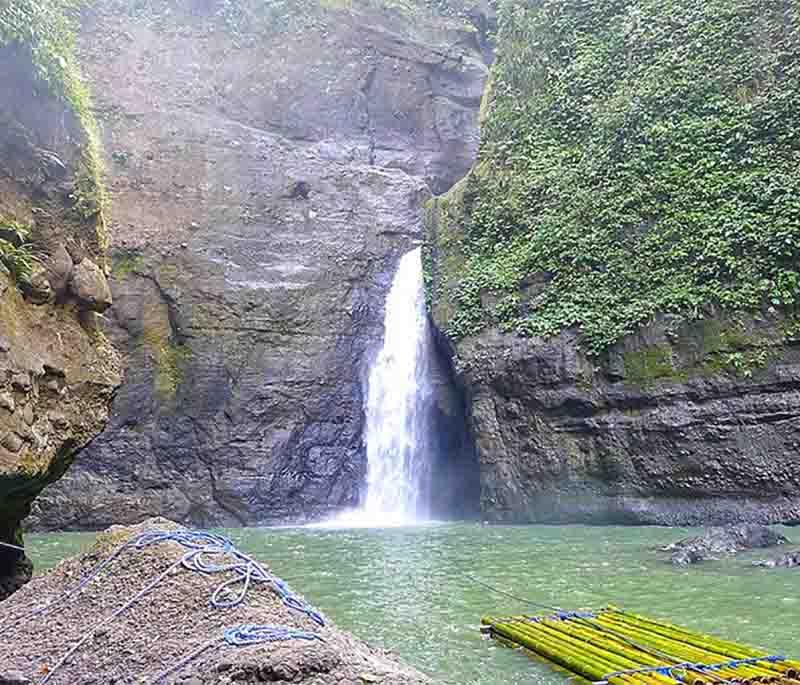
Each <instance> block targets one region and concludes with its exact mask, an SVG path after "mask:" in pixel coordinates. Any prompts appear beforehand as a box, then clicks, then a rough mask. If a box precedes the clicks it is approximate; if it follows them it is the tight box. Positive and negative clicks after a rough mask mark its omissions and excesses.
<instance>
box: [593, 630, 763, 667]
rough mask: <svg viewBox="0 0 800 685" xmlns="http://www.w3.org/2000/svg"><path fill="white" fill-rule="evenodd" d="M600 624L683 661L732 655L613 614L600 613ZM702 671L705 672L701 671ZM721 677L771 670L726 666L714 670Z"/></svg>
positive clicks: (722, 658) (714, 659)
mask: <svg viewBox="0 0 800 685" xmlns="http://www.w3.org/2000/svg"><path fill="white" fill-rule="evenodd" d="M594 620H595V621H597V622H598V623H599V624H600V625H602V626H604V627H606V628H608V629H611V630H615V631H618V632H620V633H621V634H624V635H626V636H628V637H629V638H630V639H633V640H637V641H639V642H641V643H643V644H644V645H646V646H650V647H653V648H656V649H658V650H660V651H663V652H666V653H668V654H670V655H674V656H675V657H677V658H679V659H680V660H682V661H691V662H694V663H701V664H715V663H720V662H724V661H729V660H730V659H731V658H732V657H730V656H729V655H727V654H722V653H719V652H712V651H710V650H709V649H707V648H701V647H698V646H696V645H691V644H688V643H686V642H681V641H679V640H674V639H672V638H668V637H666V636H663V635H660V634H658V633H653V632H652V631H648V630H646V628H644V627H639V626H632V625H629V624H625V623H620V622H617V621H615V620H614V619H613V617H611V616H607V615H602V614H601V615H600V616H598V618H596V619H594ZM700 672H701V673H705V672H703V671H700ZM714 673H715V674H716V675H718V676H719V677H721V678H725V679H726V680H742V679H748V680H753V679H754V678H760V677H764V676H767V675H770V674H771V672H770V671H767V670H763V669H760V668H758V667H757V666H753V665H742V666H739V667H738V668H735V669H734V668H725V669H720V670H718V671H715V672H714Z"/></svg>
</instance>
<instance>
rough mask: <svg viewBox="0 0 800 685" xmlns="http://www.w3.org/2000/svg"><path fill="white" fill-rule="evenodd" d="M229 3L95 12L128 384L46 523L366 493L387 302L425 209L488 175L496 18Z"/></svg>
mask: <svg viewBox="0 0 800 685" xmlns="http://www.w3.org/2000/svg"><path fill="white" fill-rule="evenodd" d="M237 5H240V7H238V9H236V10H234V9H231V5H230V3H210V2H201V1H200V0H181V1H173V2H167V3H148V2H145V3H138V4H137V5H136V7H135V8H132V7H131V6H130V5H129V3H121V2H117V1H116V0H101V1H100V2H97V3H93V4H92V9H91V11H90V12H89V13H88V14H86V16H85V17H84V19H85V21H84V27H83V33H82V35H81V37H80V40H79V50H80V53H81V60H82V63H83V64H84V66H85V69H86V71H87V72H88V74H89V80H90V81H91V83H92V86H93V89H94V91H95V93H96V98H95V99H96V104H97V108H98V112H99V116H100V117H101V119H102V132H103V137H104V139H105V145H106V149H107V151H108V155H109V167H110V169H111V171H112V174H111V176H112V178H113V185H112V188H111V191H112V195H113V200H114V204H113V215H112V219H111V222H110V224H109V230H110V233H111V241H112V245H113V269H112V281H111V286H112V291H113V296H114V303H115V304H114V307H113V308H112V309H111V310H109V312H108V313H107V315H106V316H107V318H108V319H109V321H110V327H109V336H110V337H111V338H112V339H113V340H114V341H115V342H116V343H117V344H118V345H119V346H120V347H121V348H122V349H124V350H125V352H126V356H127V368H128V372H127V376H126V383H125V385H124V388H123V389H122V390H121V392H120V394H119V395H118V397H117V400H116V402H115V407H114V416H113V419H112V422H111V425H110V426H109V428H108V430H107V431H106V432H105V433H104V434H103V435H102V436H101V437H100V438H99V439H98V440H96V441H95V442H94V443H93V444H92V446H91V447H90V448H89V449H87V450H85V451H84V452H83V453H82V455H81V459H80V462H79V463H78V464H76V465H75V468H73V469H71V470H70V472H69V474H68V475H67V476H66V477H65V478H64V479H63V480H62V481H61V482H60V483H59V484H58V485H56V486H54V487H52V488H49V489H48V491H47V493H46V494H45V496H44V499H43V500H41V503H40V505H38V506H37V508H36V511H35V512H34V522H35V524H36V525H38V526H39V527H41V528H57V527H64V526H66V527H98V526H104V525H107V524H110V523H112V522H127V521H133V520H138V518H139V517H140V516H141V514H142V513H149V514H163V515H165V516H168V517H170V518H172V519H175V520H179V521H191V522H192V523H194V524H199V525H209V524H256V523H265V522H270V521H278V520H290V519H291V520H296V519H300V518H303V517H319V516H323V515H325V514H326V512H329V511H331V510H334V509H336V508H339V507H342V506H348V505H353V504H355V503H356V502H357V499H358V497H359V487H360V485H361V484H362V483H363V479H364V473H365V453H364V449H363V443H362V424H363V409H362V406H363V401H362V400H363V398H362V394H363V382H364V379H365V378H366V371H367V368H368V365H369V362H370V360H371V358H372V357H373V355H374V354H375V352H376V350H377V348H378V346H379V342H380V338H381V335H382V330H381V325H382V316H383V312H382V309H383V302H384V299H385V295H386V292H387V291H388V288H389V285H390V283H391V278H392V275H393V271H394V269H395V267H396V265H397V262H398V261H399V258H400V256H401V255H402V254H403V253H405V252H406V251H408V250H409V249H410V248H411V247H412V246H414V245H415V244H417V243H418V242H419V241H420V239H421V237H422V214H423V211H422V207H423V203H424V202H425V200H426V199H427V198H428V197H430V195H431V192H441V191H443V190H445V189H447V188H448V187H449V186H450V185H451V184H452V183H453V182H454V181H456V180H457V179H459V178H460V177H461V176H462V175H463V174H464V173H465V172H466V170H467V169H468V168H469V166H470V165H471V163H472V160H473V158H474V155H475V151H476V147H477V121H476V119H477V110H478V107H479V103H480V99H481V95H482V92H483V87H484V81H485V78H486V74H487V67H486V60H487V59H488V58H489V55H488V53H487V49H486V43H485V30H486V26H487V24H488V22H489V21H490V18H489V17H488V15H487V14H486V12H484V11H482V10H481V9H480V8H479V7H477V8H473V7H469V6H468V7H465V8H462V9H464V10H465V11H463V12H461V11H459V12H453V15H454V16H447V15H445V14H443V13H441V12H439V11H433V10H430V9H428V8H427V6H426V5H425V4H424V3H411V4H410V5H409V7H405V9H402V10H401V9H388V8H386V7H383V6H382V5H381V4H380V3H366V2H363V3H362V2H354V3H352V4H347V6H345V5H342V6H341V7H338V6H334V5H331V4H330V3H324V7H323V6H317V4H316V3H306V4H303V3H298V7H300V6H301V5H302V7H303V10H302V12H300V13H299V14H296V15H295V14H292V12H289V16H277V15H274V16H273V15H271V14H269V12H268V11H267V10H266V9H264V5H263V3H248V2H245V3H237ZM306 5H307V6H306ZM443 6H444V5H443ZM259 8H260V9H259ZM476 25H477V26H478V27H479V28H476ZM74 282H75V277H74V275H73V280H72V283H74ZM443 387H445V388H447V384H443ZM440 406H441V407H443V408H445V409H444V411H443V415H442V426H441V433H442V436H443V437H442V443H443V444H448V445H454V444H455V445H465V444H467V443H466V441H465V440H464V439H463V437H459V436H458V431H459V430H462V429H461V428H460V423H459V420H458V416H457V415H458V414H459V413H460V412H461V413H463V406H462V404H461V403H460V402H459V400H458V398H457V397H456V398H455V400H454V401H452V402H451V401H448V400H447V399H446V398H445V399H443V401H442V402H440ZM448 407H449V408H451V409H452V412H454V413H453V414H451V415H449V416H448V415H447V413H446V412H447V411H450V409H447V408H448ZM453 426H455V428H454V427H453ZM462 452H463V454H466V455H467V456H466V457H463V458H464V459H468V455H469V450H468V449H467V450H466V451H462ZM462 452H458V453H455V454H454V453H452V452H451V453H450V456H451V458H452V459H453V460H455V461H456V462H459V461H460V460H462ZM472 465H473V467H474V462H472ZM451 466H452V465H448V464H443V465H440V467H441V468H442V469H443V470H444V471H447V470H448V469H451ZM442 497H443V498H448V499H449V500H454V499H455V500H457V499H458V498H459V495H458V493H456V494H453V493H452V492H450V493H448V492H445V489H443V491H442Z"/></svg>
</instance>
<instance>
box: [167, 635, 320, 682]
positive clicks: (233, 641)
mask: <svg viewBox="0 0 800 685" xmlns="http://www.w3.org/2000/svg"><path fill="white" fill-rule="evenodd" d="M284 640H318V641H320V642H324V639H323V638H322V637H321V636H320V635H317V634H316V633H310V632H308V631H306V630H297V629H296V628H287V627H286V626H273V625H250V624H244V625H239V626H234V627H232V628H227V629H226V630H225V632H224V633H223V634H222V637H221V638H219V637H218V638H214V639H213V640H209V641H208V642H206V643H204V644H202V645H200V646H199V647H198V648H197V649H195V650H194V651H192V652H190V653H189V654H187V655H186V656H185V657H183V658H182V659H181V660H180V661H177V662H176V663H174V664H173V665H172V666H170V667H169V668H168V669H167V670H166V671H162V672H161V673H160V674H159V675H157V676H156V677H155V679H154V680H153V681H152V682H153V685H156V683H160V682H162V681H163V680H165V679H166V678H168V677H169V676H171V675H174V674H175V673H178V672H179V671H180V670H181V669H182V668H184V666H188V665H189V664H190V663H191V662H192V661H194V660H195V659H196V658H197V657H199V656H200V655H201V654H203V653H204V652H206V651H208V650H209V649H211V648H212V647H214V646H216V647H217V648H219V647H221V646H222V644H224V643H227V644H229V645H231V646H233V647H248V646H250V645H258V644H264V643H266V642H280V641H284Z"/></svg>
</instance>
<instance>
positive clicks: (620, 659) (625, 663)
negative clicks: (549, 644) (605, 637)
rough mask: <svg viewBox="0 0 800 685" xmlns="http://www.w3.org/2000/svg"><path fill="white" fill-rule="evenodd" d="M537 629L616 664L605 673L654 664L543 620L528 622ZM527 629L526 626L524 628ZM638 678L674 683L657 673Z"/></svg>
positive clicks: (655, 683) (657, 683) (661, 684)
mask: <svg viewBox="0 0 800 685" xmlns="http://www.w3.org/2000/svg"><path fill="white" fill-rule="evenodd" d="M534 626H535V629H536V630H538V631H540V632H543V633H545V634H547V635H549V636H550V637H551V639H553V640H555V641H558V642H563V643H566V644H567V645H570V646H571V647H573V648H575V649H578V650H579V651H580V652H581V653H585V654H587V655H598V656H600V657H602V658H605V659H606V661H608V662H610V663H613V664H615V665H616V668H614V669H613V670H612V671H607V672H606V674H605V675H607V674H608V673H611V672H613V671H627V670H631V669H639V668H648V667H650V666H651V665H653V664H648V663H643V662H642V661H641V660H640V659H638V658H637V657H638V655H636V654H632V653H629V654H628V655H627V656H626V655H622V654H615V653H612V652H609V651H608V650H605V649H603V648H601V647H596V646H593V645H590V644H588V643H586V642H584V641H583V640H579V639H577V638H574V637H571V636H569V635H567V634H565V633H560V632H558V631H557V630H555V629H553V628H551V627H550V626H547V625H545V624H544V623H543V622H539V623H535V624H533V623H527V627H528V629H529V630H530V629H533V628H534ZM523 629H525V628H523ZM636 678H637V679H638V680H641V681H644V682H647V683H650V684H651V685H674V680H673V679H671V678H667V677H666V676H662V675H660V674H657V673H642V674H636Z"/></svg>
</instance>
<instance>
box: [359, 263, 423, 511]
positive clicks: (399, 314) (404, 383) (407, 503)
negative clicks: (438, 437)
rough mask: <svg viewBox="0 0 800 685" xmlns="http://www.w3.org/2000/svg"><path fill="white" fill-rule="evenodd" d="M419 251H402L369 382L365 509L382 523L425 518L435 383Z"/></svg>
mask: <svg viewBox="0 0 800 685" xmlns="http://www.w3.org/2000/svg"><path fill="white" fill-rule="evenodd" d="M420 252H421V250H420V249H419V248H417V249H416V250H413V251H411V252H409V253H408V254H406V255H404V256H403V258H402V259H401V260H400V264H399V266H398V268H397V273H396V274H395V277H394V280H393V282H392V287H391V289H390V290H389V295H388V297H387V298H386V313H385V315H384V337H383V347H382V348H381V351H380V353H379V354H378V357H377V359H376V360H375V362H374V363H373V365H372V368H371V370H370V373H369V382H368V385H367V406H366V430H365V443H366V448H367V496H366V501H365V503H364V507H363V513H364V515H365V516H366V517H368V518H373V520H377V521H380V522H384V523H402V522H408V521H415V520H418V519H423V518H426V516H427V513H428V512H427V510H426V503H425V499H426V498H425V494H426V490H427V476H428V473H429V463H428V460H427V459H426V458H425V457H426V455H425V451H426V450H425V448H424V445H425V444H426V442H427V440H426V436H425V430H426V427H427V412H428V408H429V406H430V398H431V395H432V389H431V386H430V381H429V373H428V365H429V355H430V343H431V341H430V331H429V330H428V316H427V312H426V309H425V291H424V288H423V282H422V258H421V254H420Z"/></svg>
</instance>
